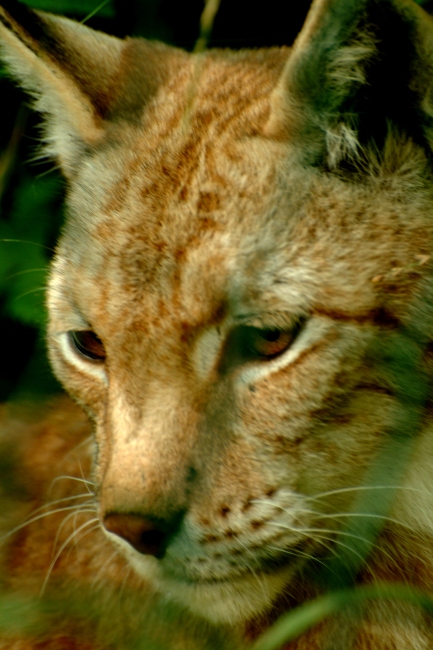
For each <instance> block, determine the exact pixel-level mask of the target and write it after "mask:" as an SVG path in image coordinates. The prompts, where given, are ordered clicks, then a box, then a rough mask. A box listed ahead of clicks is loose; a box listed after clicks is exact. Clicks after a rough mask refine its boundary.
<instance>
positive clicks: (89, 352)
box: [69, 330, 105, 361]
mask: <svg viewBox="0 0 433 650" xmlns="http://www.w3.org/2000/svg"><path fill="white" fill-rule="evenodd" d="M69 338H70V340H71V342H72V344H73V346H74V347H75V349H76V350H78V352H79V353H80V354H81V355H82V356H83V357H86V358H87V359H92V361H105V348H104V344H103V343H102V341H101V339H100V338H99V337H98V336H96V334H95V332H92V330H83V331H70V332H69Z"/></svg>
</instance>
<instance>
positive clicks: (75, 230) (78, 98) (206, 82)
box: [0, 0, 433, 650]
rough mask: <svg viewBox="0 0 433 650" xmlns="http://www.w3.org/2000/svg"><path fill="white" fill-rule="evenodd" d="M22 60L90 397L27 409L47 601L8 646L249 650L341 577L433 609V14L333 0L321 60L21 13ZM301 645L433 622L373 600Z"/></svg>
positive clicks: (33, 565)
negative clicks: (399, 590) (198, 45)
mask: <svg viewBox="0 0 433 650" xmlns="http://www.w3.org/2000/svg"><path fill="white" fill-rule="evenodd" d="M0 45H1V50H0V56H1V58H2V60H3V61H4V63H5V64H6V66H7V68H8V70H9V72H10V74H11V76H12V77H13V78H14V79H16V81H17V82H18V83H19V84H20V85H22V87H23V88H24V89H25V90H26V91H27V92H28V93H29V94H30V95H31V96H32V98H33V99H34V107H35V109H36V110H37V111H39V112H40V113H41V114H42V116H43V120H44V122H43V124H44V132H43V133H44V135H43V140H44V143H45V149H44V151H45V153H46V154H47V155H48V156H50V157H51V158H52V159H54V160H55V161H57V163H58V165H59V166H60V168H61V170H62V172H63V175H64V177H65V179H66V185H67V221H66V225H65V227H64V230H63V233H62V235H61V237H60V240H59V242H58V245H57V250H56V255H55V258H54V262H53V264H52V269H51V276H50V281H49V288H48V295H47V304H48V311H49V323H48V332H47V340H48V349H49V355H50V359H51V363H52V366H53V368H54V371H55V373H56V375H57V377H58V378H59V379H60V381H61V382H62V384H63V385H64V387H65V390H66V392H67V393H68V394H69V395H70V396H71V397H72V398H73V401H72V400H71V399H70V398H69V397H66V396H65V397H63V398H60V399H57V400H55V401H53V403H51V404H50V405H48V406H47V407H44V408H42V407H38V408H35V407H34V406H33V407H31V408H28V412H27V413H26V412H24V411H23V408H22V407H21V408H20V409H19V410H18V409H17V408H15V409H14V408H13V407H10V408H6V407H5V408H4V409H3V411H2V420H1V437H0V444H1V446H2V447H1V457H2V458H6V457H7V458H10V459H12V460H11V461H10V462H11V463H13V467H14V471H13V474H11V476H13V480H12V479H11V485H12V486H13V489H12V488H11V494H10V495H7V494H5V495H4V501H3V505H2V513H3V512H4V513H5V514H4V517H3V519H2V524H1V525H2V533H1V535H2V537H1V540H2V544H1V575H2V589H3V591H2V592H1V593H2V594H3V593H6V595H7V597H8V598H9V597H10V598H13V599H17V600H16V602H17V603H18V604H19V607H22V606H23V602H24V603H27V604H28V606H29V607H30V608H31V607H36V608H37V612H36V614H35V617H36V618H34V619H32V620H33V623H32V624H31V625H27V624H26V625H23V626H22V628H19V627H17V626H16V625H15V624H14V626H13V627H12V625H11V629H10V630H8V629H6V628H4V627H2V629H3V632H1V634H0V649H1V650H3V649H4V650H6V649H7V650H11V649H12V650H41V649H42V648H43V649H48V650H71V649H78V648H80V650H83V649H84V650H109V649H111V650H112V649H115V650H131V649H133V648H138V647H140V648H146V650H155V649H156V648H158V649H160V650H161V649H162V650H182V649H184V650H212V649H219V650H221V649H224V650H241V649H246V648H248V647H250V644H251V643H252V642H253V641H254V640H255V639H256V638H257V637H259V636H260V634H262V633H263V632H265V631H266V630H267V629H268V628H269V627H270V625H271V624H272V623H273V622H274V621H275V620H276V619H277V618H278V617H279V616H280V615H281V614H284V613H286V612H289V611H291V610H294V609H295V608H296V607H298V606H300V605H302V604H304V603H306V602H307V601H309V600H312V599H314V598H316V597H319V596H321V595H323V594H324V593H327V591H328V590H332V589H339V588H348V587H355V588H358V587H361V588H365V586H368V585H370V586H371V587H372V588H373V586H374V585H378V584H382V583H386V584H388V585H389V584H391V585H396V584H398V585H406V587H407V588H408V589H410V588H413V589H415V590H416V591H417V593H420V592H423V593H425V594H426V596H428V595H429V593H432V585H433V420H432V418H431V395H430V386H431V385H432V380H433V277H432V264H431V255H432V252H433V183H432V181H433V156H432V146H433V22H432V20H431V19H430V17H429V16H428V15H427V14H426V13H425V12H424V11H423V10H422V9H421V8H420V7H419V6H418V5H416V4H415V3H414V2H412V1H411V0H314V2H313V4H312V6H311V9H310V12H309V14H308V17H307V20H306V22H305V25H304V27H303V29H302V31H301V33H300V34H299V36H298V37H297V39H296V41H295V43H294V45H293V47H292V48H285V47H282V48H269V49H259V50H243V51H239V52H235V51H230V50H221V51H219V50H209V51H206V52H204V53H200V54H189V53H186V52H184V51H182V50H180V49H176V48H174V47H170V46H167V45H164V44H161V43H158V42H151V41H146V40H142V39H135V38H131V39H126V40H120V39H117V38H115V37H112V36H108V35H106V34H103V33H100V32H96V31H93V30H91V29H90V28H88V27H86V26H83V25H81V24H79V23H77V22H74V21H72V20H69V19H66V18H62V17H59V16H54V15H51V14H47V13H43V12H39V11H33V10H31V9H29V8H28V7H26V6H25V5H23V4H21V3H19V2H18V1H17V0H2V1H1V6H0ZM35 218H37V215H35ZM2 462H3V461H2ZM2 467H3V465H2ZM8 467H9V466H8ZM2 471H3V470H2ZM8 476H9V475H8ZM2 487H3V484H2ZM2 597H3V596H2ZM11 602H12V601H11ZM13 602H15V600H14V601H13ZM77 602H78V603H81V607H78V606H77ZM35 603H36V604H35ZM17 606H18V605H17ZM20 611H21V610H20ZM35 621H37V622H35ZM2 625H3V623H2ZM139 643H141V645H140V646H139V645H137V644H139ZM143 644H144V645H143ZM283 647H284V650H331V649H332V650H349V649H351V650H429V649H431V648H432V647H433V624H432V619H431V618H430V617H429V614H428V612H427V611H426V610H424V609H423V608H422V607H421V605H420V604H419V602H418V601H417V600H416V599H415V598H411V599H408V598H394V597H391V596H388V597H386V598H376V599H367V600H365V601H363V602H362V604H361V605H359V604H358V605H357V607H353V606H352V607H346V608H344V609H340V610H338V611H336V612H335V613H334V614H332V616H329V617H327V618H325V619H324V620H322V621H321V622H320V623H319V624H318V625H315V626H313V627H311V628H310V629H308V630H306V631H304V632H303V633H302V634H301V635H300V636H298V637H297V638H292V639H291V640H289V641H287V642H286V643H285V645H284V646H283Z"/></svg>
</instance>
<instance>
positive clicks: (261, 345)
mask: <svg viewBox="0 0 433 650" xmlns="http://www.w3.org/2000/svg"><path fill="white" fill-rule="evenodd" d="M243 335H244V337H245V339H244V342H243V345H244V346H246V347H247V349H248V350H249V351H250V352H252V353H253V354H255V355H257V356H259V357H263V358H265V359H270V358H272V357H275V356H277V355H279V354H282V353H283V352H285V351H286V350H287V348H288V347H289V346H290V345H291V343H292V342H293V340H294V338H295V334H294V332H293V331H292V330H289V331H287V330H277V329H268V330H267V329H259V328H257V327H245V328H244V332H243Z"/></svg>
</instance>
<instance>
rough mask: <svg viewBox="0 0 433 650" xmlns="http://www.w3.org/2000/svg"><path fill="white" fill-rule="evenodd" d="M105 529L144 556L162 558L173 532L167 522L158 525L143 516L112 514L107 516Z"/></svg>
mask: <svg viewBox="0 0 433 650" xmlns="http://www.w3.org/2000/svg"><path fill="white" fill-rule="evenodd" d="M103 523H104V527H105V528H106V529H107V530H108V531H109V532H110V533H114V534H115V535H118V536H119V537H121V538H122V539H124V540H126V541H127V542H129V544H131V546H132V547H133V548H135V550H136V551H138V552H139V553H143V555H154V556H155V557H157V558H162V557H163V555H164V553H165V548H166V545H167V538H168V537H169V534H170V533H172V532H173V530H172V527H171V526H169V525H167V523H166V522H161V523H156V522H155V521H152V520H151V519H146V518H145V517H142V516H141V515H136V514H128V513H117V512H112V513H109V514H107V515H105V517H104V520H103Z"/></svg>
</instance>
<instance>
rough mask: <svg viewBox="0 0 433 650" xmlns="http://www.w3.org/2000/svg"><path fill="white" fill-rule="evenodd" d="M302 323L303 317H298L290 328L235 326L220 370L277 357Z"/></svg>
mask: <svg viewBox="0 0 433 650" xmlns="http://www.w3.org/2000/svg"><path fill="white" fill-rule="evenodd" d="M304 323H305V319H300V320H299V321H297V322H296V324H294V326H293V327H291V328H290V329H289V328H287V329H278V328H276V327H272V328H261V327H252V326H250V325H239V326H238V327H235V328H234V329H233V330H232V332H231V333H230V335H229V337H228V339H227V342H226V346H225V351H224V354H223V356H222V359H221V365H220V370H221V371H222V372H228V371H230V369H231V368H233V367H236V366H238V365H239V364H243V363H246V362H248V361H268V360H271V359H274V358H275V357H278V356H279V355H281V354H283V353H284V352H286V350H288V349H289V348H290V346H291V345H292V343H293V342H294V341H295V339H296V337H297V336H298V334H299V332H300V331H301V329H302V327H303V325H304Z"/></svg>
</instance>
